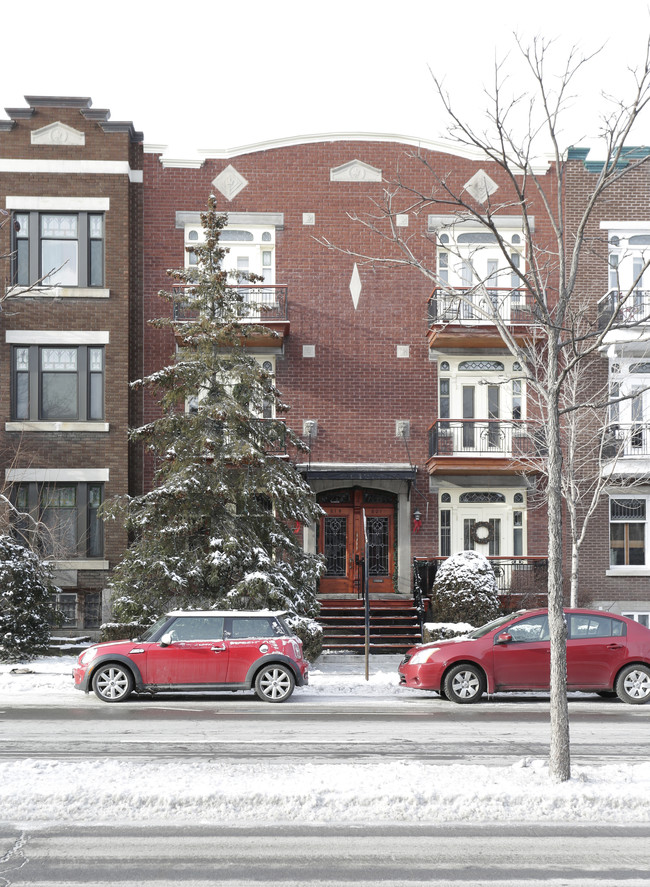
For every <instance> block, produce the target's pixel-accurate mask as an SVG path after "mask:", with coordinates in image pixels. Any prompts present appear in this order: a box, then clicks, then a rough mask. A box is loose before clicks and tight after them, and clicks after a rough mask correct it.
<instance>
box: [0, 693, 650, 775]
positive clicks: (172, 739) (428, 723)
mask: <svg viewBox="0 0 650 887" xmlns="http://www.w3.org/2000/svg"><path fill="white" fill-rule="evenodd" d="M569 707H570V717H571V746H572V755H573V759H574V760H576V761H578V760H585V761H591V760H594V759H598V760H601V761H607V760H620V759H626V758H627V759H636V760H638V759H646V760H647V759H648V758H650V705H649V706H628V705H624V704H622V703H620V702H619V701H618V700H604V699H599V698H598V697H591V696H585V697H584V698H580V699H578V700H576V701H572V702H570V704H569ZM548 708H549V706H548V700H547V699H544V698H542V699H536V700H534V701H531V699H530V698H527V697H512V696H509V697H507V700H505V699H502V700H499V701H487V700H486V701H484V702H481V703H480V704H478V705H472V706H459V705H454V704H453V703H450V702H445V701H444V700H440V699H438V698H436V697H433V696H432V697H430V698H428V697H427V698H417V699H410V700H402V699H399V700H396V701H392V700H390V699H389V700H383V699H382V700H380V701H376V702H373V701H371V700H368V701H364V702H363V704H360V703H357V702H354V701H352V700H347V699H343V700H341V701H337V700H336V699H330V698H328V699H321V700H315V701H313V700H312V701H309V702H307V701H303V700H300V699H299V698H296V699H295V701H293V700H292V701H291V702H289V703H285V704H284V705H281V706H274V705H269V704H267V703H263V702H259V701H257V700H255V699H254V698H251V697H243V696H234V695H232V694H216V695H213V696H209V697H205V696H201V697H188V696H182V697H180V696H176V697H173V696H169V697H167V698H161V697H157V698H155V699H133V700H129V701H127V702H125V703H121V704H119V705H107V704H105V703H102V702H100V701H99V700H97V699H96V698H95V697H94V696H92V695H90V696H82V697H80V700H79V704H78V705H66V706H57V707H53V708H50V707H47V706H35V705H31V706H20V705H11V706H1V707H0V719H1V721H2V729H1V731H0V756H2V757H4V758H5V759H6V758H9V759H16V760H19V759H21V758H25V757H54V758H61V759H69V758H93V757H106V756H112V757H116V756H120V757H139V756H145V757H174V758H177V757H179V756H182V755H188V756H192V757H204V756H209V757H211V758H214V757H216V756H223V757H231V756H233V755H236V756H237V757H239V758H242V757H246V756H250V757H252V758H256V757H259V756H265V757H272V756H284V755H287V754H291V755H294V756H302V757H323V756H325V757H328V758H332V759H336V758H341V759H350V758H354V757H359V756H366V755H371V756H374V755H380V756H383V757H395V758H400V759H408V758H412V759H423V760H424V759H427V760H441V761H444V760H449V761H459V760H466V761H473V762H483V763H489V762H498V763H503V764H507V763H511V762H513V761H516V760H519V759H521V758H522V757H525V756H528V755H531V756H536V757H539V756H545V755H546V754H547V753H548V744H549V713H548Z"/></svg>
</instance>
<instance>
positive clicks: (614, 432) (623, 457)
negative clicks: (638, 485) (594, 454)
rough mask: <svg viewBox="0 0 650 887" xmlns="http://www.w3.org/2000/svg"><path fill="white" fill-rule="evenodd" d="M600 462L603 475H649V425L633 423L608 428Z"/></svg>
mask: <svg viewBox="0 0 650 887" xmlns="http://www.w3.org/2000/svg"><path fill="white" fill-rule="evenodd" d="M602 461H603V471H604V472H605V474H631V475H639V474H644V475H647V474H649V473H650V424H649V423H647V422H634V423H627V424H625V423H619V424H617V425H612V426H610V427H609V428H608V429H607V437H606V440H605V442H604V445H603V450H602Z"/></svg>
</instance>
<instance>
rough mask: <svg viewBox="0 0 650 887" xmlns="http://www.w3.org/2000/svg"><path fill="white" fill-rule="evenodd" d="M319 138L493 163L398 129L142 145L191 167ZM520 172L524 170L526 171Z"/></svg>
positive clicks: (165, 160)
mask: <svg viewBox="0 0 650 887" xmlns="http://www.w3.org/2000/svg"><path fill="white" fill-rule="evenodd" d="M318 142H395V143H397V144H402V145H411V146H412V147H414V148H424V149H425V150H428V151H437V152H440V153H443V154H451V155H453V156H455V157H463V158H465V159H467V160H474V161H477V162H478V161H480V162H481V163H483V164H487V165H488V166H491V161H490V160H489V159H488V158H487V157H486V156H485V154H484V153H483V152H482V151H479V150H478V149H475V148H466V147H461V146H459V145H457V144H456V143H454V142H445V141H442V140H431V139H423V138H418V137H416V136H405V135H399V134H396V133H371V132H347V133H346V132H344V133H341V132H334V133H317V134H314V135H302V136H290V137H288V138H283V139H271V140H269V141H265V142H253V143H252V144H250V145H240V146H239V147H236V148H200V149H198V150H197V151H195V152H192V155H193V156H192V155H187V156H185V157H183V158H181V157H172V155H171V154H170V155H169V156H168V157H165V151H166V150H167V149H168V146H167V145H161V144H145V145H144V146H143V148H144V151H145V153H146V154H160V155H161V156H160V162H161V164H162V165H163V167H179V168H180V167H187V168H188V169H198V168H199V167H201V166H202V165H203V163H204V162H205V160H207V159H214V160H230V159H232V158H233V157H237V156H239V155H241V154H255V153H259V152H261V151H271V150H275V149H277V148H289V147H294V146H296V145H309V144H316V143H318ZM550 165H551V157H550V156H547V157H540V158H539V159H538V160H535V161H534V162H533V163H532V164H531V169H532V171H533V172H535V173H539V174H544V173H545V172H547V171H548V169H549V167H550ZM521 174H523V172H522V173H521Z"/></svg>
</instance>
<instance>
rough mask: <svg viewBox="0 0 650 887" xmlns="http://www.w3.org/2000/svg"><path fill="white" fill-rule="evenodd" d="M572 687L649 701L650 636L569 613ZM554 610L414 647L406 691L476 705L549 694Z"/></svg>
mask: <svg viewBox="0 0 650 887" xmlns="http://www.w3.org/2000/svg"><path fill="white" fill-rule="evenodd" d="M564 612H565V618H566V621H567V628H568V635H567V646H566V656H567V687H568V689H569V690H583V691H585V692H589V693H592V692H593V693H599V694H600V695H603V696H613V695H615V694H616V695H618V697H619V698H620V699H622V700H623V702H629V703H630V704H632V705H640V704H642V703H644V702H647V701H648V700H650V629H648V628H646V627H645V626H643V625H640V624H639V623H638V622H634V621H633V620H632V619H626V617H625V616H615V615H612V614H611V613H605V612H603V611H602V610H565V611H564ZM549 638H550V636H549V628H548V611H547V610H528V611H524V610H522V611H520V612H518V613H511V614H510V615H509V616H503V617H501V618H500V619H496V620H495V621H494V622H489V623H488V624H487V625H483V626H482V627H481V628H477V629H475V630H474V631H472V632H471V633H470V634H468V635H465V636H464V637H459V638H453V639H452V640H445V641H434V642H433V643H431V644H424V645H422V646H418V647H413V648H412V649H410V650H409V651H408V653H407V654H406V656H405V658H404V659H403V660H402V662H401V663H400V666H399V674H400V684H401V685H402V686H404V687H412V688H414V689H417V690H436V691H437V692H438V693H439V694H440V695H441V696H444V697H446V698H447V699H451V700H452V701H453V702H460V703H470V702H477V701H478V700H479V699H480V698H481V696H482V695H483V693H499V692H503V691H509V690H548V688H549V684H550V667H551V666H550V661H551V657H550V639H549Z"/></svg>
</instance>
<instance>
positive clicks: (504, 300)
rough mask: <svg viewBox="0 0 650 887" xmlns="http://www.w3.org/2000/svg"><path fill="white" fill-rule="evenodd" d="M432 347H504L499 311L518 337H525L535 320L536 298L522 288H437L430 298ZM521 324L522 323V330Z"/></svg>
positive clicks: (429, 321) (429, 315)
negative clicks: (497, 325) (519, 330)
mask: <svg viewBox="0 0 650 887" xmlns="http://www.w3.org/2000/svg"><path fill="white" fill-rule="evenodd" d="M428 304H429V308H428V323H429V332H428V340H429V347H431V348H433V347H435V348H483V347H486V346H487V347H494V346H496V345H498V346H500V347H502V346H503V341H502V339H501V336H500V334H499V331H498V329H497V328H496V326H495V324H494V315H495V312H496V313H497V314H498V316H499V317H500V318H501V320H503V322H504V323H505V324H507V325H508V326H509V327H511V328H513V330H512V332H513V335H514V337H515V339H518V340H520V341H523V339H524V331H525V329H527V328H528V327H529V326H530V325H531V324H532V322H533V316H534V315H533V300H532V297H531V295H530V293H529V292H528V291H527V290H525V289H522V288H519V289H513V288H512V287H489V288H487V287H485V286H474V287H465V288H461V287H455V288H453V289H447V288H437V289H435V290H434V291H433V294H432V295H431V298H430V299H429V303H428ZM517 327H521V332H520V333H518V331H517V330H516V328H517Z"/></svg>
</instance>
